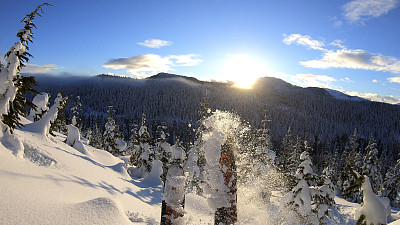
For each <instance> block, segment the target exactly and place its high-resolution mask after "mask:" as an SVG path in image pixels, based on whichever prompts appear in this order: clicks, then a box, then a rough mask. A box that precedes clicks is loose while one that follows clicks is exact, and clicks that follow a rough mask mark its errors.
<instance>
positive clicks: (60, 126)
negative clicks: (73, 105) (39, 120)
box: [49, 93, 68, 136]
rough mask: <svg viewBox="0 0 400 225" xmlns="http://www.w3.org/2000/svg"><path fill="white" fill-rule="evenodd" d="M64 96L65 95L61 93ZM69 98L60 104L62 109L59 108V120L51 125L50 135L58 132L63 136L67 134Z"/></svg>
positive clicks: (65, 98) (64, 98)
mask: <svg viewBox="0 0 400 225" xmlns="http://www.w3.org/2000/svg"><path fill="white" fill-rule="evenodd" d="M61 95H62V96H64V94H63V93H61ZM67 100H68V96H65V97H63V98H62V100H61V102H60V107H59V108H58V113H57V118H56V119H55V120H54V121H53V122H52V123H51V126H50V131H49V133H50V134H51V135H53V136H54V135H55V134H54V133H53V132H54V131H57V132H60V133H62V134H67V122H66V118H65V108H66V105H67Z"/></svg>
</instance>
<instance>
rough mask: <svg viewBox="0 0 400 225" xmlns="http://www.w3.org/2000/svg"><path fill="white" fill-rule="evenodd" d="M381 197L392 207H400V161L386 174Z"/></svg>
mask: <svg viewBox="0 0 400 225" xmlns="http://www.w3.org/2000/svg"><path fill="white" fill-rule="evenodd" d="M381 195H382V197H387V198H389V199H390V202H391V205H392V206H393V207H398V206H400V204H399V203H400V202H399V200H400V160H398V161H397V164H396V165H395V166H394V167H390V168H389V169H388V171H387V172H386V176H385V181H384V182H383V184H382V193H381Z"/></svg>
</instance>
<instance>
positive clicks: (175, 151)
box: [161, 141, 185, 225]
mask: <svg viewBox="0 0 400 225" xmlns="http://www.w3.org/2000/svg"><path fill="white" fill-rule="evenodd" d="M179 145H180V144H179V141H176V142H175V145H173V146H170V149H169V152H170V156H171V157H170V166H169V168H168V170H167V171H168V172H167V175H166V178H165V183H164V184H165V185H164V192H163V208H162V213H161V214H162V216H161V224H171V225H173V224H182V223H183V220H182V218H181V217H183V213H184V211H183V208H184V202H185V175H184V171H183V162H184V159H185V152H184V151H183V149H182V148H181V147H180V146H179Z"/></svg>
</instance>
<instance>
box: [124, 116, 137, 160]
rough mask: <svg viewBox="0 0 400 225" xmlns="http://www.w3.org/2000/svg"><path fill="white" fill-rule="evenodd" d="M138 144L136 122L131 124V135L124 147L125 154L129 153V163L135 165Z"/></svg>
mask: <svg viewBox="0 0 400 225" xmlns="http://www.w3.org/2000/svg"><path fill="white" fill-rule="evenodd" d="M138 146H139V131H138V126H137V124H136V123H134V124H132V128H131V135H130V137H129V143H128V147H127V148H126V155H130V159H129V160H130V163H131V164H132V165H134V166H137V158H138V155H137V153H138V150H137V148H138Z"/></svg>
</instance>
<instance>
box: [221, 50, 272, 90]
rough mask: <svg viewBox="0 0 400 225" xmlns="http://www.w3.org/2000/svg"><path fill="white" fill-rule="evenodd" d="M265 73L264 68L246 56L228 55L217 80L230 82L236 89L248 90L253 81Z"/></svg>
mask: <svg viewBox="0 0 400 225" xmlns="http://www.w3.org/2000/svg"><path fill="white" fill-rule="evenodd" d="M265 72H266V68H265V66H264V65H263V64H262V63H260V62H258V61H257V60H255V59H253V58H251V57H250V56H248V55H241V54H240V55H239V54H236V55H229V59H228V60H227V61H226V62H225V63H224V65H223V67H222V71H221V73H220V74H219V79H220V80H225V81H229V82H232V83H233V84H234V86H235V87H238V88H245V89H250V88H252V85H253V83H254V81H255V80H256V79H257V78H258V77H260V76H262V74H263V73H265Z"/></svg>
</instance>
